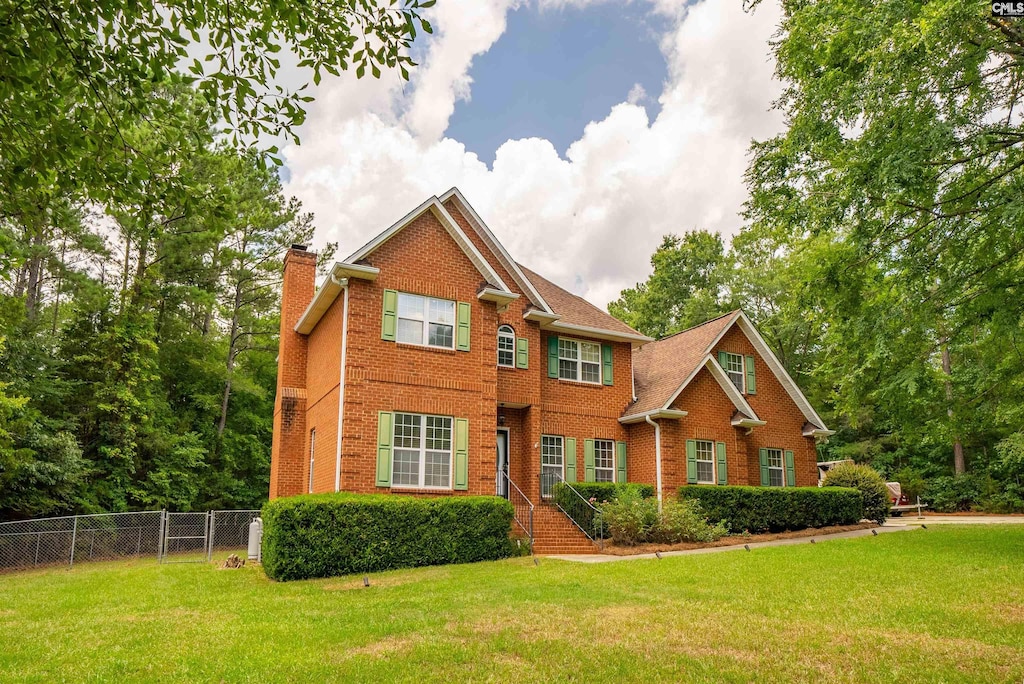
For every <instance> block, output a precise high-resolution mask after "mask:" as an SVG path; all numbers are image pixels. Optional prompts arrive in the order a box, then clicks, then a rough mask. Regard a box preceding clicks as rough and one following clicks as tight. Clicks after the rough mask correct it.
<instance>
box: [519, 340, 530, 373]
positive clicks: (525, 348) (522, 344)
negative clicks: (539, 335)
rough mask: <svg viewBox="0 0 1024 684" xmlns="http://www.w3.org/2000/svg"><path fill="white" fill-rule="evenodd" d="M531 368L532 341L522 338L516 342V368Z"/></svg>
mask: <svg viewBox="0 0 1024 684" xmlns="http://www.w3.org/2000/svg"><path fill="white" fill-rule="evenodd" d="M529 367H530V340H529V339H527V338H525V337H520V338H519V339H517V340H516V368H529Z"/></svg>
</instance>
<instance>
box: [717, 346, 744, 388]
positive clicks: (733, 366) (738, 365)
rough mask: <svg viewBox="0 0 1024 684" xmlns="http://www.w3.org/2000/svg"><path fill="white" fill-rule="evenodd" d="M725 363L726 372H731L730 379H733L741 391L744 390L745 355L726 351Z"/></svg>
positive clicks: (723, 365)
mask: <svg viewBox="0 0 1024 684" xmlns="http://www.w3.org/2000/svg"><path fill="white" fill-rule="evenodd" d="M724 356H725V363H724V364H722V367H723V368H724V370H725V372H726V373H728V374H729V379H730V380H732V384H734V385H735V386H736V389H738V390H739V391H740V392H743V391H744V377H743V355H742V354H732V353H730V352H724Z"/></svg>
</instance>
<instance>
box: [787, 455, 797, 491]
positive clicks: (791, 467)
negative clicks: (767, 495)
mask: <svg viewBox="0 0 1024 684" xmlns="http://www.w3.org/2000/svg"><path fill="white" fill-rule="evenodd" d="M786 486H787V487H796V464H795V463H794V459H793V452H792V451H788V450H787V451H786Z"/></svg>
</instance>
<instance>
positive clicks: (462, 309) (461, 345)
mask: <svg viewBox="0 0 1024 684" xmlns="http://www.w3.org/2000/svg"><path fill="white" fill-rule="evenodd" d="M457 308H458V327H457V333H456V338H455V348H456V349H458V350H459V351H469V317H470V311H471V309H470V306H469V303H468V302H459V303H458V307H457Z"/></svg>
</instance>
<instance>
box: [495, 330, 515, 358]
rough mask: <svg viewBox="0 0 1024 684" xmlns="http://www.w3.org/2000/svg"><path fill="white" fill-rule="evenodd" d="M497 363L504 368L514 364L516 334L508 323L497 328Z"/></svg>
mask: <svg viewBox="0 0 1024 684" xmlns="http://www.w3.org/2000/svg"><path fill="white" fill-rule="evenodd" d="M498 365H499V366H505V367H506V368H515V365H516V335H515V331H514V330H512V327H511V326H508V325H503V326H501V327H500V328H498Z"/></svg>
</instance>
